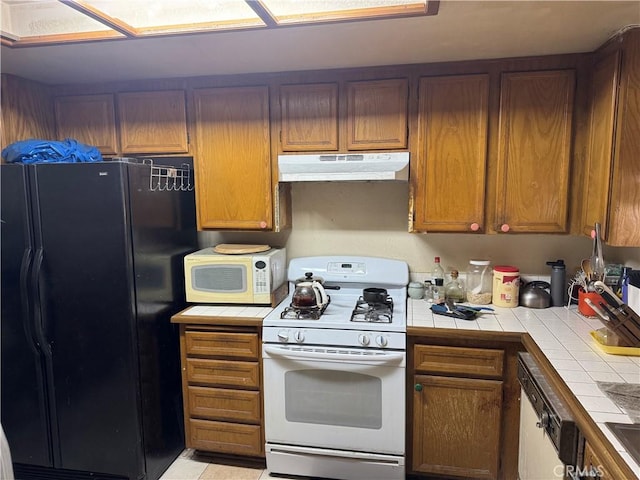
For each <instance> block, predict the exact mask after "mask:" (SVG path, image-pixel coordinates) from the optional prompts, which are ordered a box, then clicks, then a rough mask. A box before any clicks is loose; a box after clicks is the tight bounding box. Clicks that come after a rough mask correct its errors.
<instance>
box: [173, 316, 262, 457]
mask: <svg viewBox="0 0 640 480" xmlns="http://www.w3.org/2000/svg"><path fill="white" fill-rule="evenodd" d="M174 321H176V322H178V321H180V318H179V316H177V318H174ZM261 343H262V342H261V338H260V327H259V326H227V325H221V326H218V325H204V324H185V323H182V324H181V325H180V349H181V352H180V354H181V362H182V393H183V402H184V420H185V437H186V438H185V441H186V446H187V447H189V448H194V449H196V450H200V451H205V452H210V453H218V454H228V455H241V456H246V457H264V433H263V429H264V427H263V425H264V424H263V416H262V374H261V371H262V369H261V361H260V348H259V347H260V345H261Z"/></svg>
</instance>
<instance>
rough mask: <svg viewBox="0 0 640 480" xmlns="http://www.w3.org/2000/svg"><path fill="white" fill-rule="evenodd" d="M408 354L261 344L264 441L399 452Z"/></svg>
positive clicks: (342, 448) (340, 448) (378, 451)
mask: <svg viewBox="0 0 640 480" xmlns="http://www.w3.org/2000/svg"><path fill="white" fill-rule="evenodd" d="M405 364H406V353H405V352H402V351H383V350H370V349H356V348H344V347H338V348H336V347H302V346H301V347H293V346H287V345H270V344H265V345H263V365H264V385H265V387H264V389H265V395H264V410H265V439H266V441H267V443H272V444H282V445H297V446H311V447H318V448H330V449H336V450H349V451H360V452H369V453H385V454H396V455H404V443H405V440H404V435H405V433H404V431H405V428H404V426H405Z"/></svg>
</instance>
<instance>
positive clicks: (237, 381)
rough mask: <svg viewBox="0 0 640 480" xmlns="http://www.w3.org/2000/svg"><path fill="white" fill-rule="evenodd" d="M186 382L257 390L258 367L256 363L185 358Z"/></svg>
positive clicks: (258, 381)
mask: <svg viewBox="0 0 640 480" xmlns="http://www.w3.org/2000/svg"><path fill="white" fill-rule="evenodd" d="M187 381H188V382H189V383H204V384H207V385H221V386H231V387H247V388H258V387H259V386H260V366H259V364H258V362H239V361H228V360H207V359H205V358H187Z"/></svg>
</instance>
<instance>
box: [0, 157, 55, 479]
mask: <svg viewBox="0 0 640 480" xmlns="http://www.w3.org/2000/svg"><path fill="white" fill-rule="evenodd" d="M0 179H1V182H2V185H1V187H2V188H1V190H0V192H1V199H0V207H1V223H0V231H1V232H2V233H1V235H2V238H1V240H0V241H1V243H0V245H1V246H2V258H1V260H0V265H1V267H2V284H1V286H0V292H1V295H2V297H1V308H2V325H1V331H2V335H1V338H2V346H1V349H0V354H1V358H0V365H1V372H0V378H1V389H2V390H1V399H0V402H1V403H0V405H1V410H2V427H3V429H4V431H5V433H6V436H7V440H8V442H9V446H10V448H11V454H12V459H13V461H14V462H21V463H28V464H32V465H39V466H45V467H47V466H52V465H53V456H52V448H51V432H50V428H49V425H50V423H49V413H48V403H47V396H46V395H47V389H46V376H45V364H46V363H45V358H44V356H43V352H42V350H41V349H40V348H39V345H38V335H37V334H36V333H37V332H35V330H34V327H35V325H34V312H33V310H32V305H33V296H32V292H33V285H32V282H33V280H34V279H33V277H32V276H31V273H32V269H31V267H32V262H33V258H34V249H33V244H32V233H33V232H32V228H31V223H30V215H29V197H28V188H27V179H26V168H25V167H24V166H22V165H2V167H1V168H0Z"/></svg>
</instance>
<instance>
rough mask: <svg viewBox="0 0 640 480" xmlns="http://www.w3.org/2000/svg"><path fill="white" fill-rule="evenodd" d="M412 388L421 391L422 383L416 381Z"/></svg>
mask: <svg viewBox="0 0 640 480" xmlns="http://www.w3.org/2000/svg"><path fill="white" fill-rule="evenodd" d="M413 388H414V389H415V391H416V392H421V391H422V384H420V383H416V385H415V386H414V387H413Z"/></svg>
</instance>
